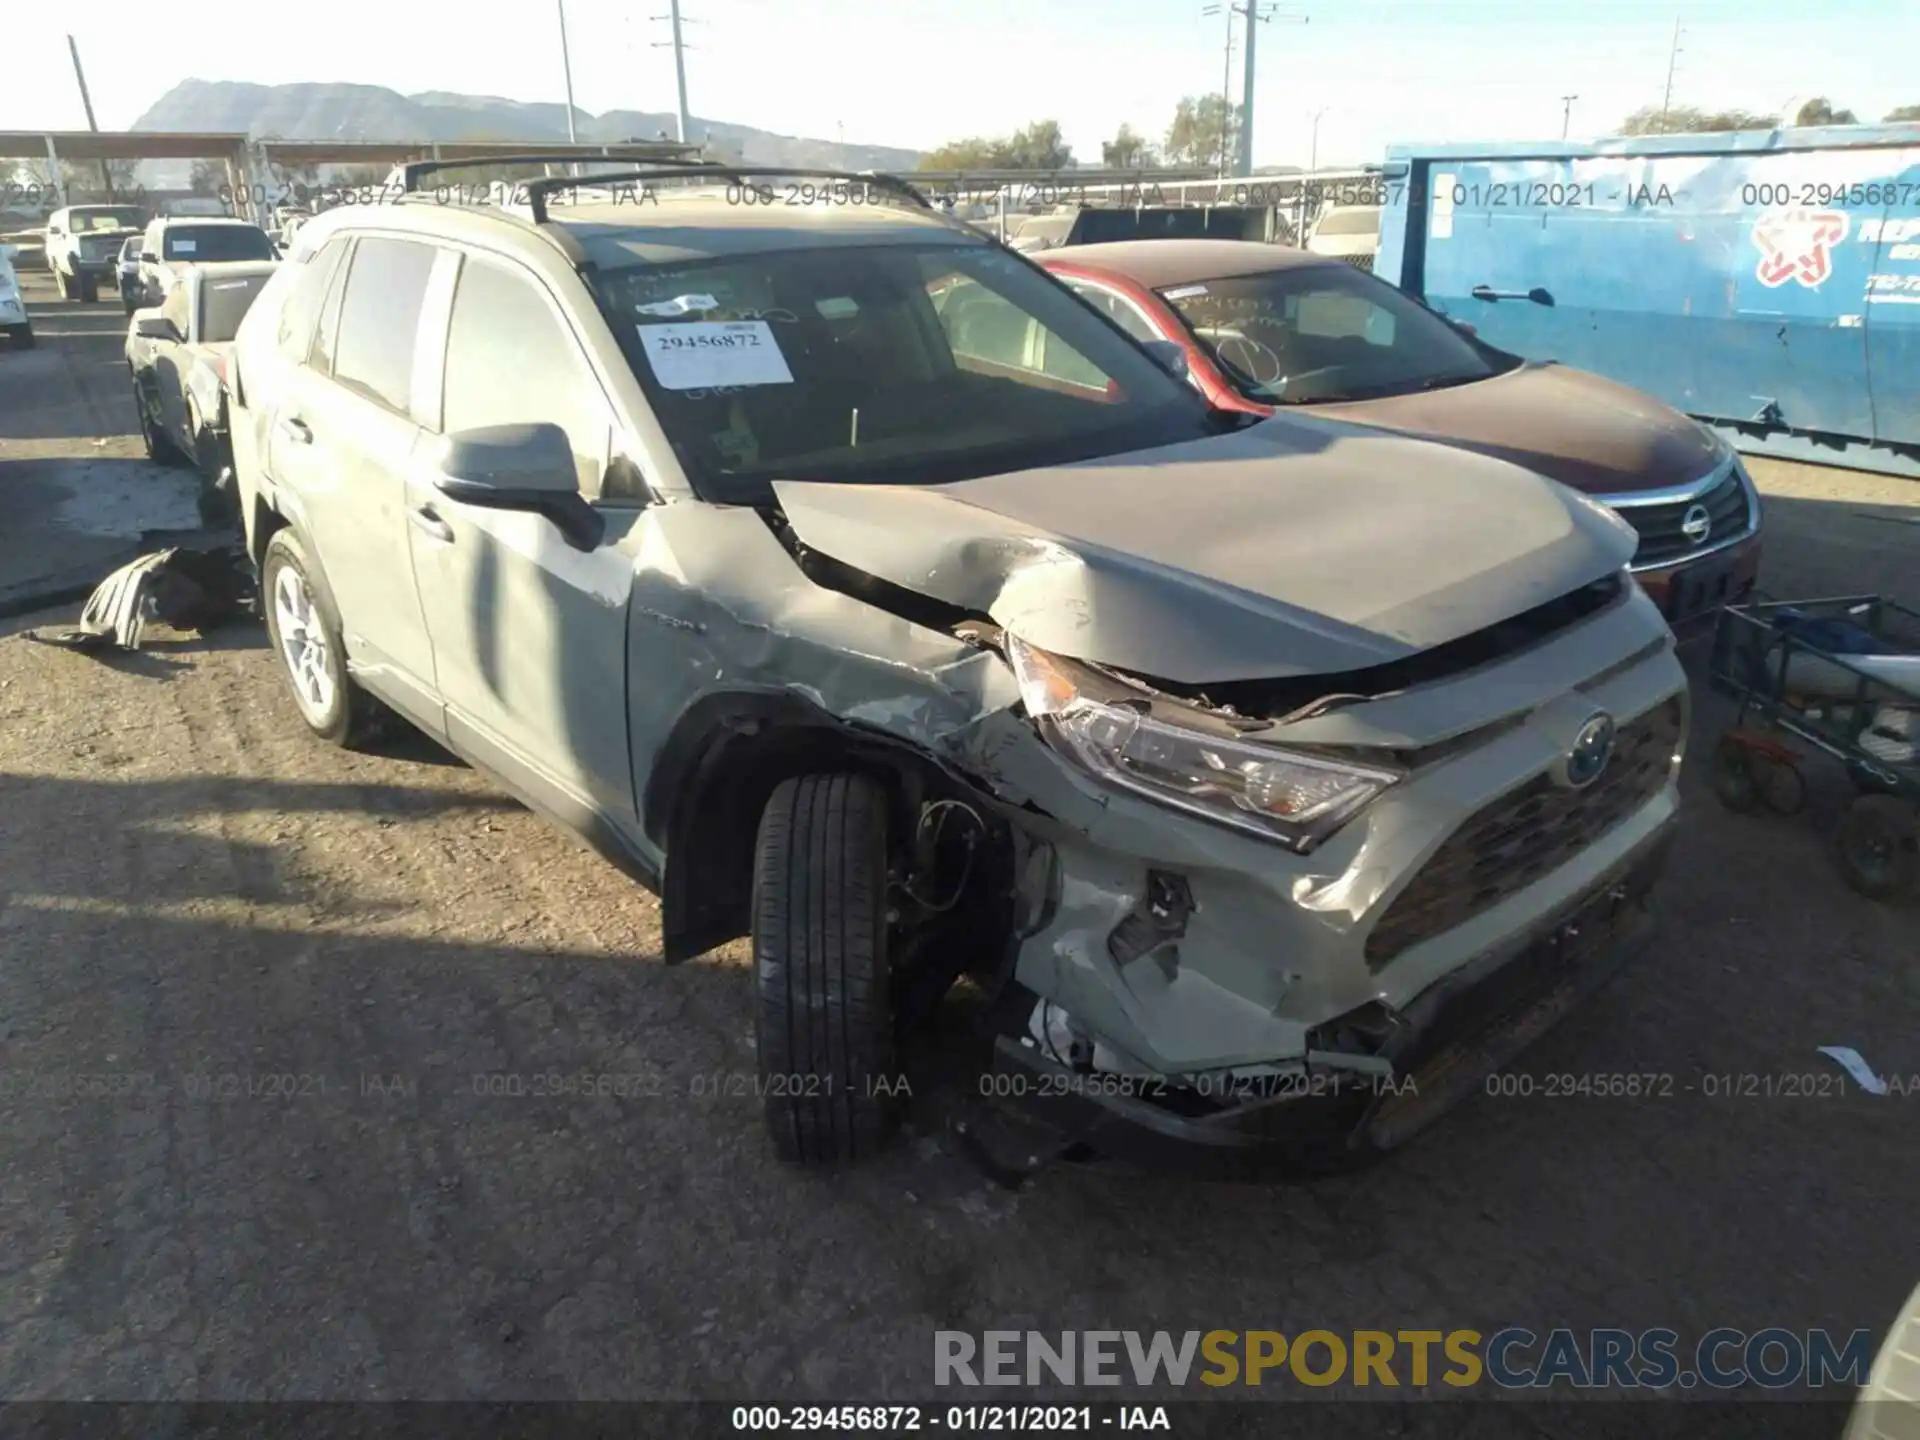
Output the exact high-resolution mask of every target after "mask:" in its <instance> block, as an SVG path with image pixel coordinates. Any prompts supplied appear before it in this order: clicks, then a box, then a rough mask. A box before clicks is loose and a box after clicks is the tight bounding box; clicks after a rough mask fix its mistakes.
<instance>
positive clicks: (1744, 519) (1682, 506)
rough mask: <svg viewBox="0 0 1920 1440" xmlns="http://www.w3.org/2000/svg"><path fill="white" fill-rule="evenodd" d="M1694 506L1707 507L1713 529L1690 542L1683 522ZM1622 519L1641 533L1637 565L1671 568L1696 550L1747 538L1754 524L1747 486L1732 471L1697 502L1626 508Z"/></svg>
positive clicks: (1624, 507) (1622, 511) (1685, 501)
mask: <svg viewBox="0 0 1920 1440" xmlns="http://www.w3.org/2000/svg"><path fill="white" fill-rule="evenodd" d="M1695 505H1704V506H1705V507H1706V509H1707V516H1708V518H1709V519H1710V520H1711V521H1712V527H1711V528H1710V529H1709V530H1708V531H1707V534H1706V538H1705V539H1702V540H1690V539H1688V538H1687V536H1686V535H1685V534H1684V533H1682V531H1681V528H1680V526H1681V522H1682V521H1683V520H1684V519H1685V518H1686V514H1687V512H1688V511H1689V510H1691V509H1692V508H1693V507H1694V506H1695ZM1618 513H1619V515H1620V517H1621V518H1622V519H1623V520H1625V521H1626V522H1627V523H1628V524H1630V525H1631V526H1633V528H1634V529H1635V530H1637V531H1639V532H1640V548H1639V549H1638V550H1636V551H1635V552H1634V556H1633V563H1634V564H1635V565H1637V566H1647V565H1671V564H1673V563H1674V562H1675V561H1677V560H1684V559H1686V557H1687V556H1688V555H1690V554H1692V553H1693V552H1694V551H1696V550H1700V549H1704V548H1705V547H1707V546H1709V545H1718V544H1721V543H1722V542H1723V541H1727V540H1731V539H1733V538H1734V537H1736V536H1738V535H1744V534H1745V533H1746V531H1747V528H1748V527H1749V526H1750V525H1751V524H1752V523H1753V518H1752V516H1751V515H1750V514H1749V513H1748V510H1747V492H1746V487H1745V486H1743V485H1742V484H1741V483H1740V476H1739V474H1738V473H1737V472H1736V471H1734V470H1733V469H1731V468H1729V469H1728V471H1727V475H1726V478H1725V479H1724V480H1722V481H1721V482H1720V483H1719V484H1718V485H1716V486H1714V487H1713V489H1711V490H1709V491H1708V492H1707V493H1706V494H1704V495H1702V496H1701V497H1700V498H1699V499H1698V500H1675V501H1672V502H1671V503H1669V504H1664V505H1626V506H1622V507H1621V508H1620V510H1619V512H1618Z"/></svg>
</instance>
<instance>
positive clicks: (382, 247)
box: [332, 236, 435, 415]
mask: <svg viewBox="0 0 1920 1440" xmlns="http://www.w3.org/2000/svg"><path fill="white" fill-rule="evenodd" d="M434 255H435V251H434V249H433V247H432V246H430V245H422V244H419V243H418V242H416V241H412V240H392V239H388V238H386V237H384V236H369V237H366V238H363V239H362V240H361V241H360V244H359V245H358V247H356V248H355V250H354V252H353V260H352V262H351V264H350V265H349V267H348V271H347V281H346V292H345V295H344V296H343V298H342V300H341V304H340V322H339V333H338V335H337V336H336V337H335V339H334V342H333V357H332V359H333V378H334V379H335V380H337V381H338V382H339V383H340V384H342V385H344V386H346V387H347V388H348V389H349V390H352V391H354V392H356V393H358V394H361V395H364V396H366V397H367V398H368V399H369V400H373V401H376V402H378V403H379V404H381V405H385V406H386V407H387V408H388V409H390V410H392V411H393V412H394V413H395V414H398V415H405V414H407V412H408V410H409V407H410V406H411V404H412V401H413V358H414V353H415V350H416V348H417V343H418V340H419V334H420V311H421V307H422V306H423V305H424V303H425V301H426V298H427V277H428V276H429V275H431V274H432V273H433V262H434Z"/></svg>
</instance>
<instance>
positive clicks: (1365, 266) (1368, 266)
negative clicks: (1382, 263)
mask: <svg viewBox="0 0 1920 1440" xmlns="http://www.w3.org/2000/svg"><path fill="white" fill-rule="evenodd" d="M1340 258H1341V259H1342V260H1345V261H1346V262H1347V263H1348V264H1349V265H1352V266H1353V267H1355V268H1356V269H1359V270H1366V271H1369V272H1371V271H1372V269H1373V256H1371V255H1342V256H1341V257H1340Z"/></svg>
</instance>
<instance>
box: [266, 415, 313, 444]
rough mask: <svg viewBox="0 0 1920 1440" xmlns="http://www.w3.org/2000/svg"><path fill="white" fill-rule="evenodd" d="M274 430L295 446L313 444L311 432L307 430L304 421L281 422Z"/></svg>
mask: <svg viewBox="0 0 1920 1440" xmlns="http://www.w3.org/2000/svg"><path fill="white" fill-rule="evenodd" d="M274 428H275V429H277V430H278V431H279V432H280V433H281V434H282V435H284V436H286V437H287V439H289V440H291V441H292V442H293V443H294V444H296V445H311V444H312V443H313V431H311V430H310V429H308V428H307V422H306V421H304V420H282V421H281V422H280V423H279V424H278V425H277V426H275V427H274Z"/></svg>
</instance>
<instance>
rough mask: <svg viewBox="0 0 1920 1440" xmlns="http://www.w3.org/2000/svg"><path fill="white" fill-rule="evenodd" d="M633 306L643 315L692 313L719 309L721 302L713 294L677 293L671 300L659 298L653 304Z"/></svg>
mask: <svg viewBox="0 0 1920 1440" xmlns="http://www.w3.org/2000/svg"><path fill="white" fill-rule="evenodd" d="M633 308H634V309H636V310H638V311H639V312H640V313H641V314H642V315H692V314H696V313H698V312H699V311H702V310H718V309H719V308H720V302H719V301H718V300H716V299H714V298H713V296H711V295H676V296H674V297H673V299H671V300H657V301H655V302H654V303H653V304H651V305H636V306H634V307H633Z"/></svg>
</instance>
